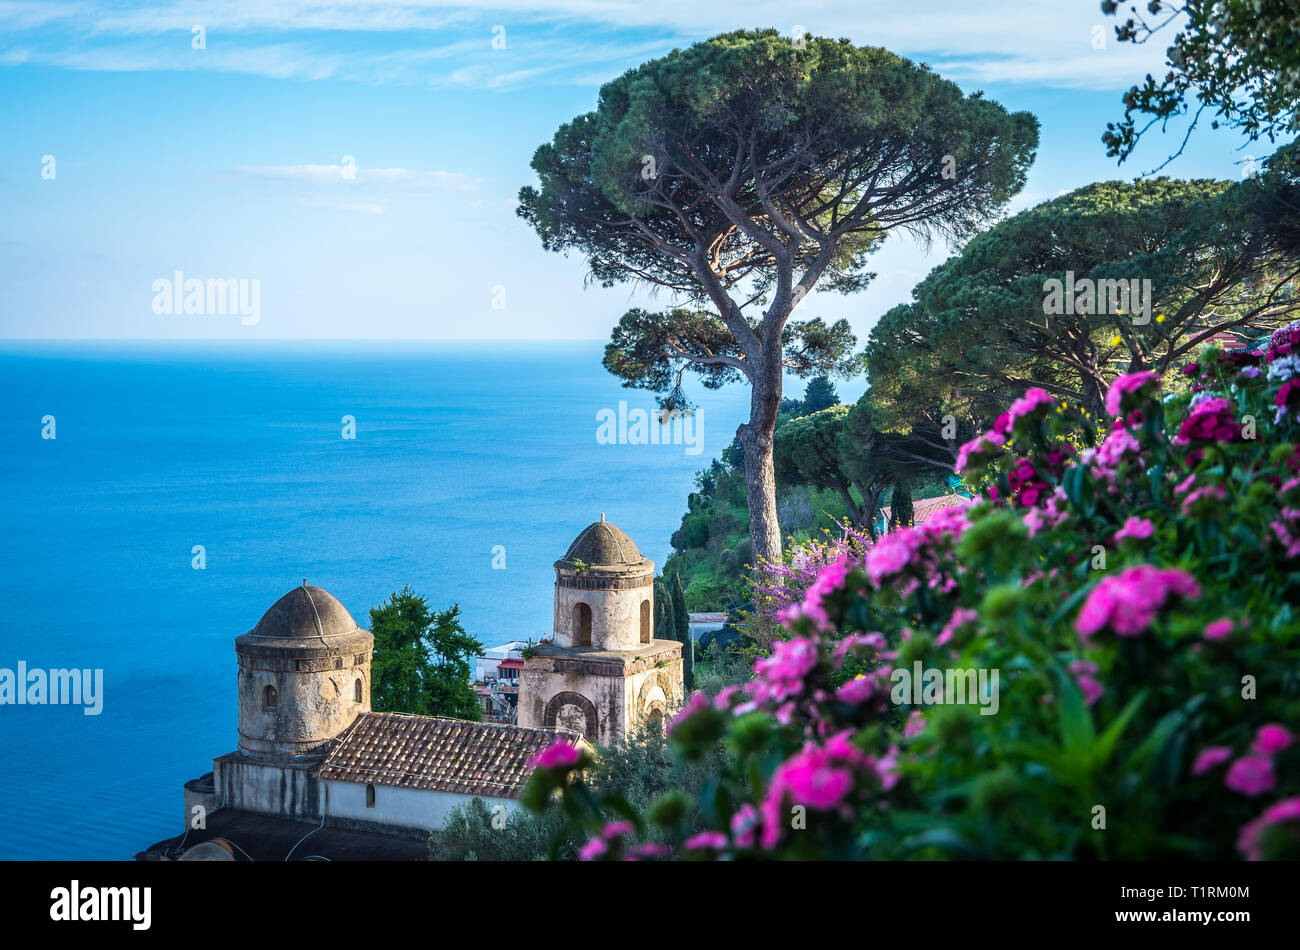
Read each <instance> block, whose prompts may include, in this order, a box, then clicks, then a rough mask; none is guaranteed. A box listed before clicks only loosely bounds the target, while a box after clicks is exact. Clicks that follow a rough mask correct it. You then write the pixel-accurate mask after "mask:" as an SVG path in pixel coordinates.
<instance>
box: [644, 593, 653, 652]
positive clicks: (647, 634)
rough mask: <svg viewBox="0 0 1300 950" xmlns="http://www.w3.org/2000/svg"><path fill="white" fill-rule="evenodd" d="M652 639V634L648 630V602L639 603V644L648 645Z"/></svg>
mask: <svg viewBox="0 0 1300 950" xmlns="http://www.w3.org/2000/svg"><path fill="white" fill-rule="evenodd" d="M652 639H654V634H653V633H652V632H651V630H650V601H648V600H643V601H641V642H642V643H649V642H650V641H651V640H652Z"/></svg>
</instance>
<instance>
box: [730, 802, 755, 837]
mask: <svg viewBox="0 0 1300 950" xmlns="http://www.w3.org/2000/svg"><path fill="white" fill-rule="evenodd" d="M761 820H762V818H761V816H760V815H759V813H758V809H757V808H755V807H754V806H753V805H751V804H750V803H749V802H745V803H744V804H743V805H741V806H740V807H739V808H738V809H736V813H735V814H734V815H732V816H731V835H732V837H733V838H734V839H735V841H736V845H737V846H738V847H741V848H752V847H753V846H754V841H755V837H756V834H757V832H758V826H759V823H760V822H761Z"/></svg>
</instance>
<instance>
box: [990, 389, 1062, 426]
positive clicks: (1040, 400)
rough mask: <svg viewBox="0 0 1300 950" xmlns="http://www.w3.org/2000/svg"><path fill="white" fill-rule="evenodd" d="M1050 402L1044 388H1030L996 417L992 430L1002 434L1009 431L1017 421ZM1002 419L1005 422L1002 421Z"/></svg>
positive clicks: (1049, 397)
mask: <svg viewBox="0 0 1300 950" xmlns="http://www.w3.org/2000/svg"><path fill="white" fill-rule="evenodd" d="M1051 404H1052V397H1051V396H1050V395H1048V393H1047V391H1046V390H1044V389H1038V388H1034V389H1030V390H1028V391H1027V392H1026V393H1025V394H1024V395H1023V396H1021V397H1020V398H1019V399H1017V400H1016V401H1015V402H1013V403H1012V404H1011V408H1010V409H1009V410H1008V411H1007V413H1006V414H1005V415H1002V416H999V417H998V421H997V424H995V425H994V431H996V432H1000V433H1002V434H1007V433H1010V432H1011V430H1012V429H1014V428H1015V426H1016V422H1017V421H1019V420H1020V419H1022V418H1024V417H1025V416H1030V415H1032V414H1033V413H1034V412H1036V411H1037V410H1039V409H1041V408H1044V407H1046V406H1050V405H1051ZM1004 419H1005V420H1006V421H1005V422H1003V420H1004Z"/></svg>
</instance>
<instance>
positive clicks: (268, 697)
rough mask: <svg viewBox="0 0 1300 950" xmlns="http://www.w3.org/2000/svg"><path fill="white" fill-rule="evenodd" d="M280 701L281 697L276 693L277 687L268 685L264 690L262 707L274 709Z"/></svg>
mask: <svg viewBox="0 0 1300 950" xmlns="http://www.w3.org/2000/svg"><path fill="white" fill-rule="evenodd" d="M278 702H279V697H278V696H276V694H275V687H274V686H268V687H266V689H264V690H262V708H263V709H274V708H275V707H276V705H277V703H278Z"/></svg>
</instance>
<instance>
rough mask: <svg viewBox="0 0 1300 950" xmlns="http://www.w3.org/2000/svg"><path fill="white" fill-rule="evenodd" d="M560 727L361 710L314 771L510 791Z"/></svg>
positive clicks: (464, 791)
mask: <svg viewBox="0 0 1300 950" xmlns="http://www.w3.org/2000/svg"><path fill="white" fill-rule="evenodd" d="M561 736H567V737H570V738H573V739H577V738H578V737H577V735H576V734H574V733H571V732H569V731H568V730H565V729H525V728H523V727H520V726H505V725H497V724H494V723H485V722H466V721H464V720H461V719H441V718H438V717H436V716H408V715H405V714H402V713H378V712H372V713H366V714H365V715H363V716H360V717H358V719H357V721H356V722H355V723H354V724H353V726H352V728H351V729H350V730H349V731H348V732H347V733H345V734H344V737H343V739H342V740H341V741H340V742H339V744H338V745H336V746H335V747H334V749H333V751H331V752H330V754H329V755H328V756H327V757H326V758H325V761H324V762H323V763H322V764H321V766H320V771H319V772H318V773H317V774H318V776H319V778H321V779H328V780H332V781H336V782H366V783H374V784H376V785H389V786H395V787H397V788H419V789H426V790H430V791H437V792H454V793H457V794H461V795H483V796H488V797H492V798H517V797H518V795H519V793H520V791H522V789H523V787H524V783H525V782H526V781H527V780H528V775H529V773H530V772H531V771H532V770H531V769H530V768H529V767H528V762H529V760H530V759H532V757H533V756H535V755H536V754H537V753H539V752H541V751H542V750H543V749H545V748H546V747H547V746H549V745H551V744H552V743H554V742H555V740H556V739H557V738H560V737H561Z"/></svg>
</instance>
